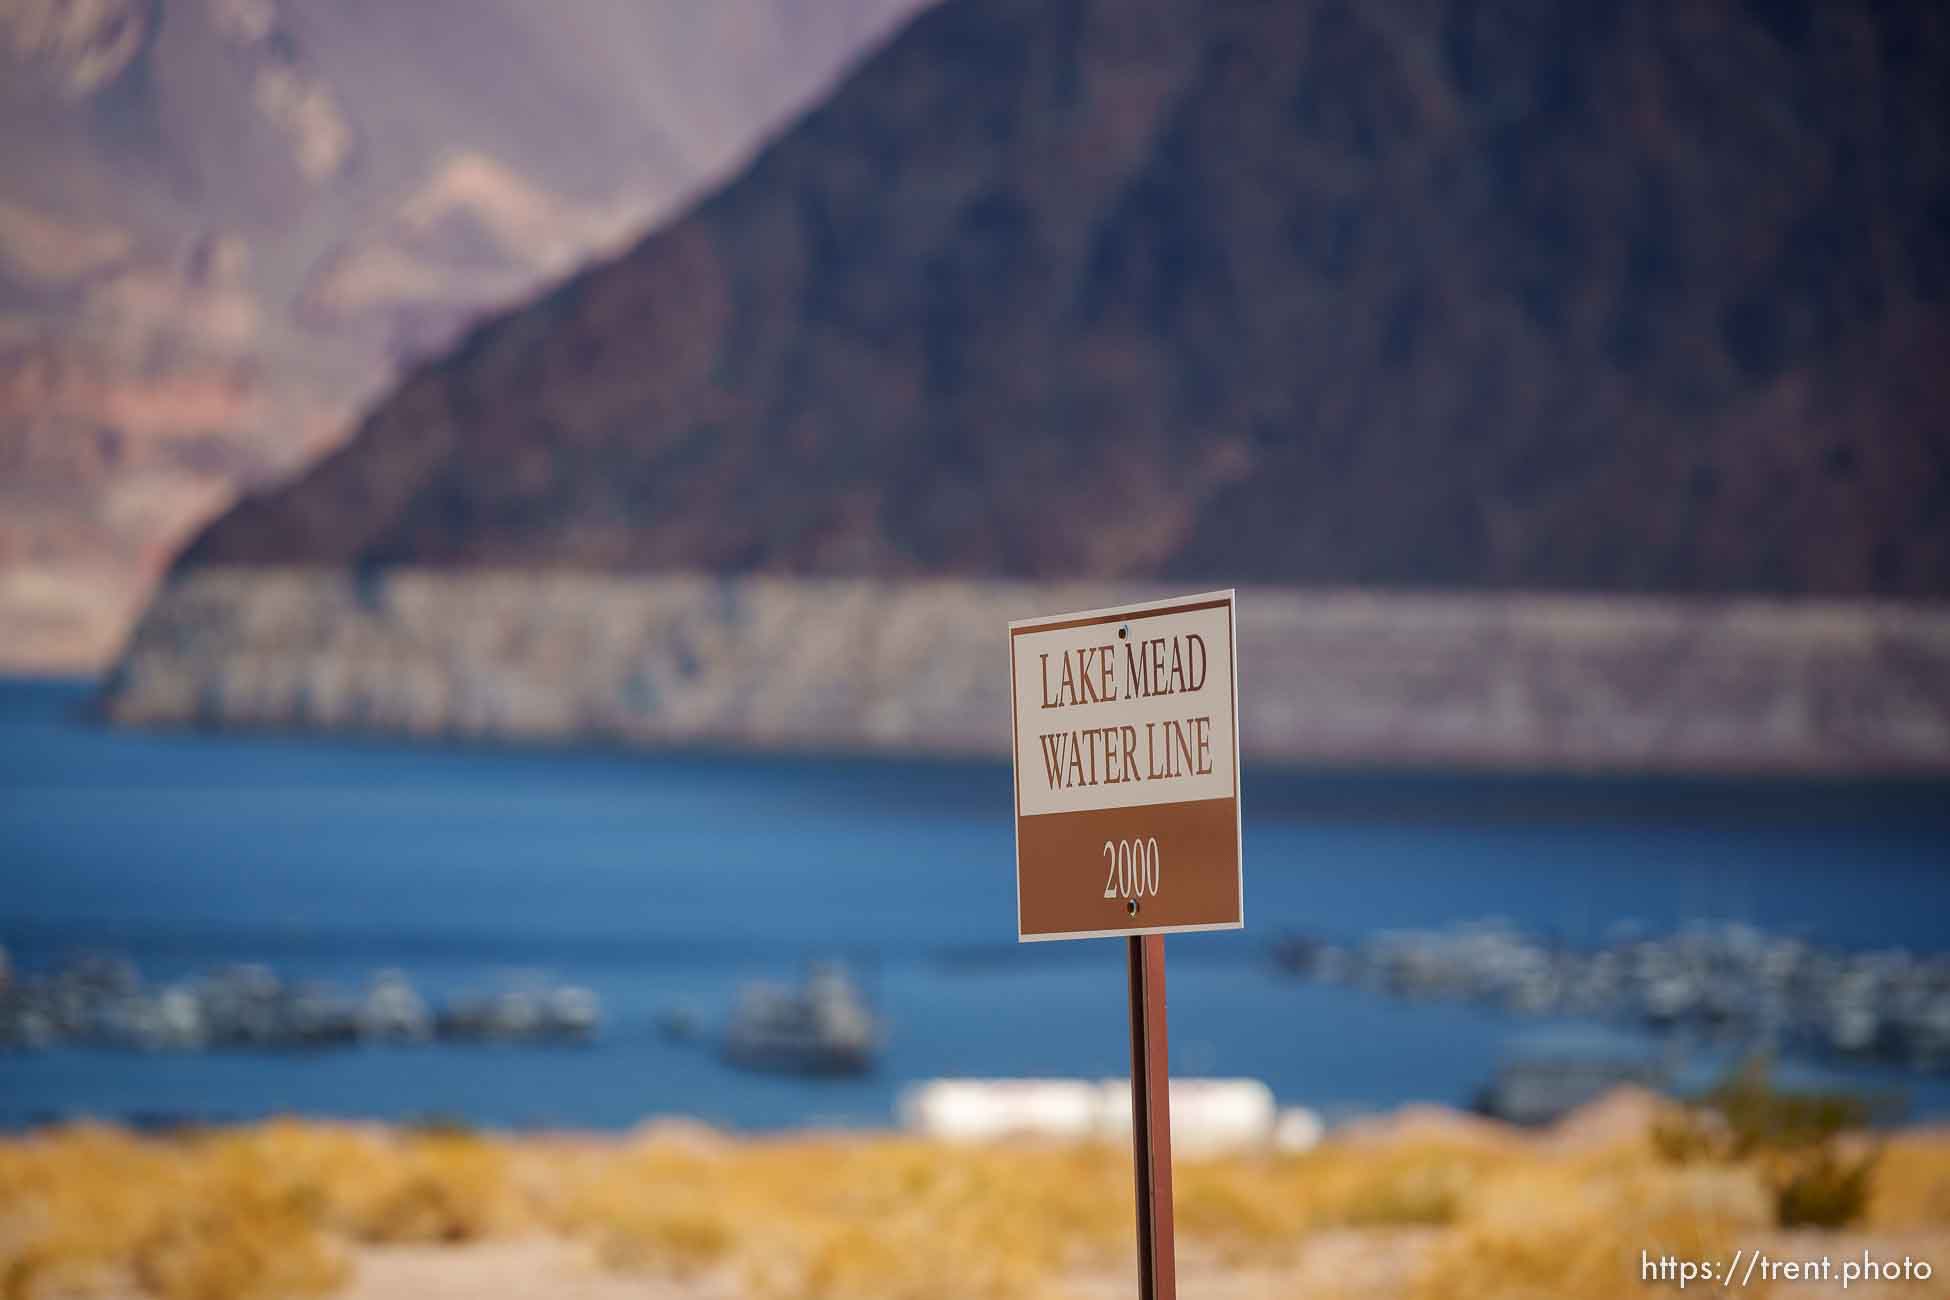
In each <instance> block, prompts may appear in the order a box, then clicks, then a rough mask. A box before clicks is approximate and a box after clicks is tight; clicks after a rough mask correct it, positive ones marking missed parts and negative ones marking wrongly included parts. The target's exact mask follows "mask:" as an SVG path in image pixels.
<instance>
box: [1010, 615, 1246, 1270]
mask: <svg viewBox="0 0 1950 1300" xmlns="http://www.w3.org/2000/svg"><path fill="white" fill-rule="evenodd" d="M1233 628H1234V622H1233V593H1232V592H1230V591H1212V592H1207V593H1205V594H1204V595H1200V596H1185V597H1182V598H1180V599H1177V600H1154V601H1147V602H1144V603H1141V604H1136V605H1120V606H1117V607H1116V608H1113V609H1092V610H1085V611H1083V612H1082V613H1077V614H1060V615H1056V616H1054V617H1051V618H1036V619H1024V620H1022V621H1020V622H1016V623H1011V624H1010V625H1009V681H1010V693H1011V695H1012V696H1013V698H1014V716H1013V718H1012V733H1013V737H1014V743H1013V745H1012V753H1013V756H1014V758H1013V766H1014V769H1015V785H1016V937H1017V938H1018V939H1020V940H1022V941H1023V942H1024V943H1033V942H1039V941H1043V940H1050V939H1089V938H1108V937H1112V936H1118V937H1122V938H1123V939H1124V942H1125V945H1126V954H1127V960H1128V961H1129V964H1130V997H1131V1153H1132V1157H1133V1164H1134V1167H1135V1174H1136V1179H1137V1242H1138V1295H1139V1297H1140V1300H1175V1298H1176V1296H1177V1294H1178V1279H1177V1271H1176V1264H1175V1261H1174V1255H1175V1252H1174V1249H1173V1244H1172V1215H1171V1069H1170V1063H1169V1060H1168V1056H1167V1052H1166V1048H1165V935H1166V934H1168V933H1171V932H1174V931H1185V930H1236V929H1239V928H1240V927H1241V926H1243V925H1244V924H1245V923H1246V915H1245V889H1244V875H1243V871H1242V868H1241V865H1240V853H1239V841H1240V835H1239V827H1240V818H1239V671H1238V668H1239V656H1238V650H1237V648H1236V646H1235V644H1234V641H1235V637H1234V632H1233Z"/></svg>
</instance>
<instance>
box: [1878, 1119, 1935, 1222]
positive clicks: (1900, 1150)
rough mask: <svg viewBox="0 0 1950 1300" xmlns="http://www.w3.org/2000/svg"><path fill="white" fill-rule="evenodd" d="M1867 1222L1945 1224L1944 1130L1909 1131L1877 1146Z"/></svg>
mask: <svg viewBox="0 0 1950 1300" xmlns="http://www.w3.org/2000/svg"><path fill="white" fill-rule="evenodd" d="M1868 1223H1869V1225H1870V1226H1871V1227H1875V1228H1950V1134H1944V1133H1927V1134H1913V1135H1909V1136H1905V1137H1899V1138H1896V1139H1894V1140H1893V1141H1891V1142H1890V1143H1888V1145H1886V1146H1884V1147H1883V1149H1882V1154H1881V1157H1880V1158H1879V1159H1878V1160H1877V1161H1876V1166H1875V1173H1874V1177H1873V1180H1872V1181H1871V1183H1870V1190H1869V1212H1868Z"/></svg>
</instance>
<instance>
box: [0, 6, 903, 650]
mask: <svg viewBox="0 0 1950 1300" xmlns="http://www.w3.org/2000/svg"><path fill="white" fill-rule="evenodd" d="M917 3H918V0H822V2H821V3H818V4H805V3H800V2H799V0H712V3H709V4H675V5H670V4H665V5H645V4H642V3H638V0H573V2H572V3H571V2H567V0H565V2H564V3H559V4H551V5H548V6H545V7H544V6H537V5H534V4H531V3H527V0H416V2H415V3H412V4H302V3H292V0H0V670H4V671H17V670H20V669H23V668H28V669H39V670H48V669H53V670H60V671H70V672H71V671H76V670H78V669H81V668H92V667H94V666H96V665H98V664H100V663H101V662H102V661H103V660H104V659H106V658H107V657H108V656H109V655H110V654H112V653H113V651H114V649H115V648H116V646H117V645H118V644H119V642H120V641H121V639H122V637H123V635H124V633H125V631H126V627H127V622H128V620H129V619H130V618H131V617H132V616H133V615H134V614H135V613H136V611H137V608H138V606H139V605H140V603H141V601H142V599H143V598H144V597H146V595H147V592H148V587H149V585H150V584H151V582H153V580H154V579H155V577H156V576H157V575H158V574H159V573H160V572H161V571H162V570H163V569H164V568H165V567H166V566H167V564H168V562H169V559H170V556H171V554H172V553H173V552H174V550H175V549H176V548H177V547H178V546H179V545H180V544H181V543H182V542H183V541H184V540H185V536H186V533H187V531H188V530H190V529H193V528H195V527H197V526H199V525H200V524H202V523H203V522H205V521H206V520H207V519H208V518H209V516H210V515H211V513H212V512H213V511H216V510H219V509H221V508H223V507H224V506H225V505H227V504H228V503H229V502H230V501H231V500H232V499H233V498H234V496H235V495H236V494H237V492H238V491H240V490H243V489H248V488H250V487H253V486H261V485H262V484H264V483H266V482H270V481H274V480H276V479H281V478H284V477H287V476H288V475H289V474H291V473H293V472H295V471H297V470H299V469H302V468H303V467H304V466H305V465H306V464H308V463H309V462H310V461H311V460H313V459H315V458H316V457H317V456H318V455H319V454H320V453H321V452H323V451H324V450H325V449H326V448H327V447H328V446H330V445H333V444H334V443H336V442H337V441H339V440H341V439H342V438H343V437H344V435H345V434H346V433H347V432H348V431H349V428H348V426H349V425H350V424H351V422H352V419H353V417H354V416H355V415H356V414H357V411H358V409H359V407H361V406H362V405H364V404H365V403H367V402H369V401H370V400H372V399H373V398H374V397H375V396H377V395H378V394H379V393H380V392H381V391H383V389H384V388H385V387H387V386H389V385H390V383H391V382H392V380H393V378H394V376H395V374H396V373H397V370H396V367H397V365H398V364H399V363H400V362H401V361H402V360H405V359H417V358H423V357H425V356H427V355H435V354H437V353H438V352H439V351H442V350H444V349H445V347H446V346H447V345H448V344H449V343H450V342H451V341H452V339H453V338H454V336H455V335H456V334H457V333H458V332H459V330H460V329H461V328H462V327H463V326H465V325H466V324H468V323H469V322H471V321H475V320H478V319H480V318H481V316H482V315H483V314H484V313H486V312H489V311H491V310H500V309H504V308H506V307H507V306H508V305H510V304H513V303H517V302H520V301H521V300H523V299H524V298H526V297H528V296H531V295H532V294H533V293H534V292H535V291H536V290H537V289H538V288H539V287H540V286H542V285H544V284H547V283H550V282H552V281H554V280H556V279H558V278H559V277H561V276H562V275H564V274H566V273H567V272H568V271H570V270H571V269H573V268H574V267H575V266H577V265H578V264H580V263H581V262H583V261H584V260H586V259H587V258H588V257H590V256H592V255H593V254H596V253H599V252H613V251H615V250H616V249H617V248H618V247H620V246H622V245H623V243H624V242H625V241H626V240H628V239H632V238H634V237H636V236H637V235H638V234H640V232H641V231H642V230H643V229H644V228H646V227H647V226H648V225H649V224H650V223H651V222H652V221H653V220H655V219H659V218H662V217H664V216H667V215H668V214H669V213H670V212H671V211H673V210H674V209H675V208H676V207H677V205H678V204H679V203H680V201H683V200H686V199H688V198H689V197H691V196H692V195H693V194H694V193H695V192H696V190H697V189H698V187H699V186H701V185H702V184H704V183H705V182H707V181H715V180H717V179H719V178H721V176H722V175H723V173H724V172H725V171H726V170H727V169H728V168H730V167H732V166H734V165H735V164H737V163H739V162H741V161H742V160H743V159H744V158H745V157H747V156H748V155H749V153H750V151H751V149H752V147H753V145H754V144H755V143H756V142H757V141H758V140H759V139H760V137H761V136H762V135H763V134H764V133H765V132H767V131H769V130H772V129H774V128H775V127H776V125H777V124H778V123H779V122H780V121H781V120H783V119H784V118H786V117H788V116H789V115H790V114H792V113H796V112H797V111H799V110H800V109H801V108H803V107H804V105H805V104H806V103H807V102H808V100H810V99H811V98H812V97H813V96H814V95H815V94H816V93H818V92H820V91H822V90H823V89H825V88H826V86H827V85H828V84H830V82H831V81H832V80H833V78H834V76H835V75H836V74H837V72H838V70H839V69H840V68H841V67H842V66H843V65H844V64H845V63H847V62H848V61H850V60H851V59H853V58H855V57H857V56H858V55H859V53H860V52H861V51H862V50H863V49H864V48H865V47H867V46H869V45H871V44H873V43H874V42H875V41H877V40H878V39H880V38H882V37H883V36H884V35H886V33H887V31H888V29H889V27H890V26H892V25H893V24H895V23H896V22H897V20H898V19H900V18H902V17H904V16H905V15H907V14H908V13H910V12H912V10H913V9H914V8H915V7H916V5H917Z"/></svg>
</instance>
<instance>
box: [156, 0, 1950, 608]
mask: <svg viewBox="0 0 1950 1300" xmlns="http://www.w3.org/2000/svg"><path fill="white" fill-rule="evenodd" d="M1946 123H1950V15H1946V14H1945V13H1943V12H1941V11H1939V10H1937V9H1935V8H1933V7H1929V6H1915V5H1906V4H1884V5H1874V6H1854V7H1849V8H1848V9H1846V10H1844V9H1843V8H1841V7H1836V6H1816V5H1786V4H1749V5H1744V6H1741V5H1732V4H1729V5H1723V6H1707V7H1705V8H1700V7H1683V6H1665V5H1635V4H1629V3H1623V2H1597V3H1591V4H1585V5H1577V6H1565V5H1557V4H1550V3H1545V2H1543V0H1502V2H1490V3H1480V4H1479V3H1465V2H1463V0H1441V2H1438V0H1388V2H1385V3H1372V4H1360V5H1354V4H1341V3H1330V2H1329V0H1303V2H1299V3H1292V4H1245V3H1236V4H1216V5H1215V4H1206V3H1200V2H1195V0H1150V2H1147V3H1143V4H1136V5H1133V4H1127V3H1125V4H1116V5H1109V4H1091V3H1084V2H1083V0H983V2H979V3H978V2H976V0H948V3H945V4H943V5H941V6H940V7H938V8H935V9H933V10H930V11H928V12H925V13H923V14H921V15H920V16H918V17H916V18H914V19H913V20H912V21H911V22H910V23H909V24H908V25H907V26H906V27H905V28H904V29H903V30H902V31H901V32H900V33H899V35H898V36H897V37H896V38H895V39H893V40H892V41H891V42H889V43H888V44H887V45H886V46H885V47H883V48H882V49H881V50H880V51H879V52H878V53H877V54H875V55H874V56H873V57H872V58H871V59H869V60H867V61H866V62H865V63H863V64H862V65H861V66H859V67H858V68H857V69H856V70H855V71H854V72H853V73H852V75H851V76H849V77H848V78H847V79H846V80H845V82H844V83H843V84H842V85H840V86H839V88H838V89H837V90H835V91H834V92H833V93H832V94H831V95H830V96H829V97H828V98H827V99H826V100H825V101H824V102H822V103H821V104H819V105H818V106H817V107H816V108H815V109H813V110H812V111H810V112H808V113H807V114H805V115H804V116H803V117H802V118H800V119H799V120H798V121H797V122H796V124H794V125H793V127H792V128H791V129H790V130H789V131H787V132H785V133H784V134H782V135H781V136H780V137H778V138H777V139H776V140H774V141H773V142H772V143H771V144H770V145H769V146H768V147H767V148H765V149H764V150H763V152H762V153H760V154H759V155H758V156H757V157H756V158H754V159H753V161H752V162H751V163H750V165H749V166H747V167H746V168H745V169H744V170H743V171H742V172H741V173H740V174H739V175H737V177H736V178H735V179H733V180H731V181H730V182H729V183H728V184H726V185H724V186H723V187H722V188H721V189H719V190H717V191H716V192H715V193H713V194H711V195H709V196H708V197H706V198H705V199H703V200H702V201H701V202H699V203H697V204H695V205H694V206H693V207H691V208H690V209H689V210H688V211H687V212H685V213H684V214H682V215H681V216H679V217H677V218H676V219H675V220H672V221H670V222H669V223H667V224H666V225H664V226H663V227H662V228H661V229H659V230H658V231H656V232H655V233H654V234H652V235H651V236H650V237H648V238H646V239H644V240H643V241H641V242H640V243H638V244H636V245H635V246H634V247H633V248H631V249H629V250H628V251H627V252H625V253H623V254H622V255H620V256H617V257H615V258H614V259H613V260H609V261H606V262H602V263H600V264H598V265H594V266H592V267H590V268H589V269H587V270H585V271H583V272H582V273H580V274H578V275H576V276H574V277H573V278H571V279H570V280H568V281H566V282H565V283H563V284H561V285H560V286H558V287H557V288H555V289H552V290H551V291H549V292H548V293H546V294H545V295H543V296H542V297H541V298H539V299H538V300H536V301H535V302H533V303H532V304H531V305H529V306H526V307H524V308H522V309H520V310H517V311H513V312H510V313H507V314H505V315H502V316H499V317H497V318H495V319H493V320H492V321H491V322H489V323H486V324H484V325H482V326H480V327H479V328H477V329H475V330H473V331H472V332H471V333H469V334H468V335H467V336H466V337H465V338H464V339H463V340H462V341H461V343H460V344H459V346H458V347H456V348H455V349H454V350H453V351H452V352H450V353H449V354H447V355H445V356H443V357H441V358H439V359H438V360H435V361H432V362H430V363H428V364H425V365H422V366H420V367H418V368H417V369H415V370H414V371H412V372H411V373H410V374H409V375H408V376H407V377H406V378H405V379H404V380H403V381H402V383H401V384H400V385H399V386H398V387H397V388H396V389H395V390H394V391H393V392H392V393H391V394H390V395H389V396H387V397H386V398H385V399H384V400H383V401H381V402H380V403H378V404H377V406H376V407H375V408H373V410H372V411H371V413H370V415H369V416H368V417H367V418H366V419H365V421H364V422H363V423H362V424H361V426H360V427H359V429H358V430H357V432H356V434H355V435H354V436H353V437H352V438H351V439H350V440H349V441H347V442H346V443H345V444H344V445H343V446H341V447H340V448H339V449H338V450H336V451H334V452H333V453H331V454H329V455H328V456H326V457H325V458H324V459H323V460H321V461H320V462H319V463H318V464H317V465H316V466H315V467H314V468H313V469H312V470H311V471H309V472H308V473H306V474H304V475H302V476H300V477H298V478H297V479H295V480H294V481H292V482H290V483H288V484H286V485H284V486H281V487H278V488H275V489H273V490H270V491H266V492H263V493H260V494H258V495H255V496H253V497H251V498H250V499H248V500H246V501H243V502H240V503H239V504H238V505H237V506H236V507H235V508H234V509H233V510H231V511H230V512H229V513H228V514H227V515H226V516H224V517H223V518H222V519H220V520H219V521H218V522H216V523H215V524H214V525H213V526H211V527H210V528H209V529H208V530H207V531H205V532H204V533H203V534H202V535H201V536H200V537H199V538H198V539H197V540H196V541H195V543H194V544H193V545H191V546H190V547H189V548H188V549H187V550H186V551H185V552H184V554H183V555H182V557H181V558H180V560H179V565H180V566H182V567H183V568H185V569H194V568H198V567H201V566H212V565H225V566H239V565H242V566H252V565H256V566H264V565H310V566H317V565H323V566H334V567H345V568H351V569H359V570H371V569H384V568H389V567H396V566H434V567H442V566H447V567H451V566H516V567H548V566H575V567H585V568H593V569H602V570H621V571H636V570H661V569H688V570H705V571H717V572H766V573H818V574H867V575H896V576H897V575H907V574H930V575H1001V576H1025V577H1033V578H1048V577H1065V578H1067V577H1091V578H1133V577H1141V578H1146V579H1150V578H1165V579H1171V580H1174V581H1177V580H1181V579H1182V580H1184V581H1187V582H1190V581H1208V580H1210V581H1219V580H1225V581H1232V580H1239V581H1271V582H1283V583H1305V584H1336V585H1339V584H1359V585H1374V586H1382V587H1413V588H1429V587H1436V588H1446V587H1459V588H1496V589H1503V588H1529V589H1561V590H1589V591H1610V592H1679V593H1690V592H1754V593H1774V594H1817V595H1844V596H1846V595H1860V594H1876V595H1884V596H1892V597H1918V598H1941V597H1943V596H1945V595H1950V380H1947V379H1946V375H1950V372H1947V371H1946V370H1945V368H1944V366H1943V364H1942V362H1943V358H1944V357H1946V356H1950V303H1947V302H1946V294H1950V152H1947V151H1950V132H1946V130H1945V124H1946Z"/></svg>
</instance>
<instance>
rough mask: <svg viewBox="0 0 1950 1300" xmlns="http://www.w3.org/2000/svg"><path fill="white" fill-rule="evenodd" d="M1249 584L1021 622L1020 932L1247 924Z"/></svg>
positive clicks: (1015, 656)
mask: <svg viewBox="0 0 1950 1300" xmlns="http://www.w3.org/2000/svg"><path fill="white" fill-rule="evenodd" d="M1234 626H1235V624H1234V619H1233V593H1231V592H1230V591H1223V592H1211V593H1208V594H1206V595H1202V596H1187V597H1184V598H1182V599H1179V600H1168V601H1151V602H1147V603H1145V604H1140V605H1123V606H1118V607H1116V608H1113V609H1101V610H1088V611H1085V612H1083V613H1080V614H1062V615H1057V616H1054V617H1051V618H1043V619H1028V620H1024V621H1022V622H1018V623H1011V624H1010V625H1009V641H1010V650H1011V660H1010V673H1011V682H1012V685H1013V696H1014V705H1015V716H1014V720H1013V726H1014V755H1015V787H1016V901H1017V906H1016V920H1017V937H1018V938H1020V939H1023V940H1025V941H1028V940H1038V939H1080V938H1090V937H1099V936H1110V935H1131V934H1155V933H1163V932H1169V931H1176V930H1218V929H1235V928H1237V927H1239V926H1241V925H1243V924H1244V923H1245V908H1244V901H1243V891H1242V889H1241V878H1242V877H1241V870H1240V854H1239V826H1240V819H1239V727H1238V714H1239V708H1238V699H1239V695H1238V671H1237V665H1238V654H1237V650H1236V648H1235V646H1234V644H1233V628H1234Z"/></svg>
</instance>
